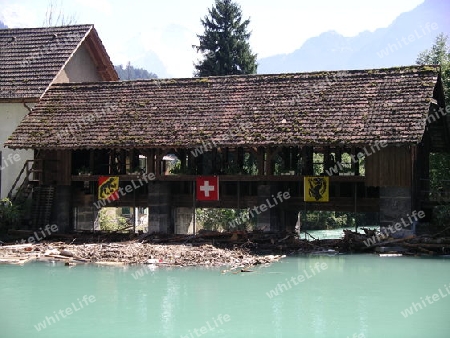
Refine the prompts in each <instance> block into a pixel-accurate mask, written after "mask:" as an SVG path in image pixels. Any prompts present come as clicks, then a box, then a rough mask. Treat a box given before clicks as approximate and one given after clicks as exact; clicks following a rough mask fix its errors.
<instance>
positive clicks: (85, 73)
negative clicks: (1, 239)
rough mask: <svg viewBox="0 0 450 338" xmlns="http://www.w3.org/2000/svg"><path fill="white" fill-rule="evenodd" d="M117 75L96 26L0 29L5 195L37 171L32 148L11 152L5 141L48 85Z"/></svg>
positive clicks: (1, 183) (0, 120) (0, 188)
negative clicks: (5, 145) (29, 174)
mask: <svg viewBox="0 0 450 338" xmlns="http://www.w3.org/2000/svg"><path fill="white" fill-rule="evenodd" d="M115 80H118V77H117V73H116V71H115V70H114V66H113V64H112V63H111V60H110V59H109V56H108V53H107V52H106V50H105V48H104V46H103V44H102V41H101V40H100V38H99V36H98V34H97V31H96V30H95V28H94V26H93V25H75V26H64V27H48V28H14V29H0V145H1V147H0V158H1V159H2V161H1V170H0V175H1V180H0V191H1V197H2V198H4V197H6V196H8V194H9V193H10V192H11V189H12V187H13V185H14V184H15V183H16V184H19V185H20V184H22V183H23V180H24V176H25V175H27V174H28V173H29V172H30V171H34V172H35V173H34V175H38V172H39V170H40V169H38V168H36V167H33V160H34V152H33V150H31V151H30V150H28V151H25V150H14V151H12V150H11V149H6V148H4V142H5V141H6V140H7V138H8V137H9V136H10V135H11V134H12V132H13V131H14V130H15V129H16V127H17V126H18V125H19V123H20V122H21V121H22V119H23V118H24V117H25V116H26V115H27V114H28V113H29V112H30V109H31V108H32V107H33V106H34V105H35V104H36V103H37V102H38V101H39V99H40V98H41V97H42V96H43V95H44V94H45V93H46V92H47V90H48V89H49V88H50V87H51V86H52V85H53V84H56V83H67V82H101V81H115ZM67 118H70V117H68V116H67ZM38 129H39V128H38ZM25 167H26V168H25ZM22 168H25V169H24V172H23V176H22V177H18V175H19V173H20V172H21V170H22ZM16 179H17V182H16ZM15 188H17V186H16V187H15Z"/></svg>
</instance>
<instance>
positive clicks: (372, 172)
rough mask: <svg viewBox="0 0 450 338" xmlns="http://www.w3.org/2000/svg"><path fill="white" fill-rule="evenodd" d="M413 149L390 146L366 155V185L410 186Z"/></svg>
mask: <svg viewBox="0 0 450 338" xmlns="http://www.w3.org/2000/svg"><path fill="white" fill-rule="evenodd" d="M411 163H412V162H411V149H410V147H408V146H400V147H396V146H388V147H386V148H382V149H380V150H379V151H375V152H374V153H373V154H371V155H370V156H367V157H366V185H367V186H369V187H410V186H411V181H412V165H411Z"/></svg>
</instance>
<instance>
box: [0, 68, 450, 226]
mask: <svg viewBox="0 0 450 338" xmlns="http://www.w3.org/2000/svg"><path fill="white" fill-rule="evenodd" d="M446 113H447V111H446V110H445V106H444V94H443V88H442V83H441V78H440V68H439V67H438V66H411V67H399V68H389V69H371V70H349V71H342V72H313V73H298V74H274V75H246V76H224V77H210V78H190V79H165V80H146V81H124V82H97V83H80V84H77V83H63V84H54V85H53V86H51V88H49V89H48V90H47V91H46V92H45V94H44V95H43V96H42V98H41V100H40V101H39V103H38V104H37V105H36V106H35V108H34V109H33V111H32V112H31V113H30V114H28V115H27V116H26V117H25V118H24V119H23V121H22V122H21V123H20V125H19V126H18V128H17V129H16V130H15V131H14V133H13V134H12V136H11V137H10V138H9V140H8V141H7V142H6V146H7V147H9V148H11V149H31V150H34V151H35V152H36V154H38V158H39V160H40V161H42V162H44V163H45V165H44V167H45V168H46V170H45V171H44V173H43V176H42V177H41V181H40V183H39V184H41V185H43V186H54V187H55V189H56V194H57V198H56V199H55V205H54V209H53V211H54V212H53V215H52V220H53V222H56V223H57V224H58V226H60V228H62V229H65V230H67V231H70V230H73V229H77V228H79V226H80V224H82V223H84V224H88V223H89V222H90V223H91V224H92V222H93V221H94V219H95V218H96V215H97V213H98V209H99V208H101V207H102V206H105V205H106V206H132V207H149V208H150V212H149V216H148V217H149V218H148V220H149V231H155V232H166V233H173V232H182V230H180V229H182V225H181V224H180V222H181V221H180V217H179V216H180V214H183V215H184V216H186V215H189V213H190V214H191V215H192V210H194V209H195V207H212V208H215V207H220V208H238V209H244V208H250V209H251V208H254V207H255V206H260V205H262V204H264V203H266V201H268V202H271V201H272V199H273V198H276V196H279V193H280V192H281V193H285V192H287V193H289V196H290V198H289V199H284V200H283V201H282V203H281V201H279V202H280V203H276V204H274V203H272V206H271V207H270V208H267V206H266V208H265V209H268V210H265V211H264V212H260V213H258V215H256V217H257V226H258V228H260V229H266V230H268V229H270V230H276V231H279V230H293V229H294V225H295V223H296V221H297V215H298V212H299V211H303V210H338V211H351V212H353V211H357V212H358V211H359V212H369V211H373V212H379V213H380V222H381V224H382V225H384V226H388V225H390V224H394V223H396V222H399V220H400V219H401V218H404V217H406V215H408V216H409V215H410V214H411V211H414V210H415V211H419V210H424V212H425V211H426V213H427V215H429V211H430V209H431V207H430V206H429V204H427V203H428V202H429V201H428V200H427V196H428V191H427V184H428V178H429V175H428V171H429V170H428V163H429V154H430V153H431V152H443V151H448V149H449V143H450V137H449V124H448V123H449V121H448V119H447V117H446ZM168 154H170V155H171V156H176V157H177V158H178V159H179V163H178V169H177V171H172V172H170V171H168V170H167V168H166V165H167V161H165V160H164V159H165V156H167V155H168ZM143 162H144V164H142V163H143ZM139 163H141V169H142V170H143V171H145V174H142V173H139V174H138V173H133V168H135V167H136V166H139ZM81 168H83V171H82V172H81ZM85 168H88V171H89V174H87V172H86V171H85ZM205 175H209V176H216V177H218V178H219V187H220V189H219V190H220V198H218V199H217V200H213V201H197V200H196V198H193V197H195V194H196V188H195V182H196V180H197V179H198V177H199V176H205ZM311 176H313V177H328V180H329V183H328V184H329V187H328V192H329V199H328V200H326V201H319V200H318V199H317V201H312V202H310V201H307V198H306V195H307V194H309V195H311V196H312V195H313V193H314V191H312V190H311V189H310V190H309V191H308V190H307V189H305V184H306V181H305V179H307V178H309V177H311ZM102 177H107V178H109V181H108V182H109V183H110V184H114V185H117V186H116V188H118V187H119V186H120V188H121V190H120V191H121V195H120V196H118V197H120V198H114V199H110V200H108V201H105V200H99V197H98V196H99V194H98V188H99V179H101V178H102ZM117 178H118V179H119V182H118V183H117V181H114V180H115V179H117ZM122 192H124V193H123V194H122ZM283 196H284V195H283ZM272 202H275V200H274V201H272ZM89 215H90V216H89ZM188 218H189V217H188Z"/></svg>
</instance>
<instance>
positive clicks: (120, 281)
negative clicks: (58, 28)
mask: <svg viewBox="0 0 450 338" xmlns="http://www.w3.org/2000/svg"><path fill="white" fill-rule="evenodd" d="M221 270H222V269H204V268H172V269H163V268H156V269H150V268H148V267H144V268H143V267H127V268H117V267H105V266H92V265H77V266H75V267H66V266H64V265H62V264H60V263H58V264H56V263H38V262H37V263H30V264H27V265H24V266H9V265H2V266H0V302H1V310H0V311H1V312H0V337H1V338H16V337H17V338H34V337H46V338H47V337H48V338H51V337H58V338H69V337H77V338H78V337H80V338H81V337H124V338H125V337H136V338H139V337H180V338H199V337H202V338H208V337H326V338H331V337H339V338H340V337H344V338H347V337H349V338H362V337H364V338H369V337H370V338H373V337H374V338H390V337H392V338H407V337H420V338H440V337H442V338H448V337H450V297H449V296H450V259H447V258H434V259H428V258H408V257H389V258H386V257H384V258H382V257H379V256H376V255H336V256H299V257H289V258H286V259H283V260H282V261H281V262H279V263H275V264H272V265H270V266H267V267H264V266H261V267H256V268H255V269H254V272H250V273H236V274H233V273H225V274H222V273H221Z"/></svg>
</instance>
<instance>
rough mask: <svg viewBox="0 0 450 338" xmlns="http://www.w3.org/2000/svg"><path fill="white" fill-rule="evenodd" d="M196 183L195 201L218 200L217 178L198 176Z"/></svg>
mask: <svg viewBox="0 0 450 338" xmlns="http://www.w3.org/2000/svg"><path fill="white" fill-rule="evenodd" d="M196 183H197V184H196V192H197V201H218V200H219V177H218V176H199V177H197V181H196Z"/></svg>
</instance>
